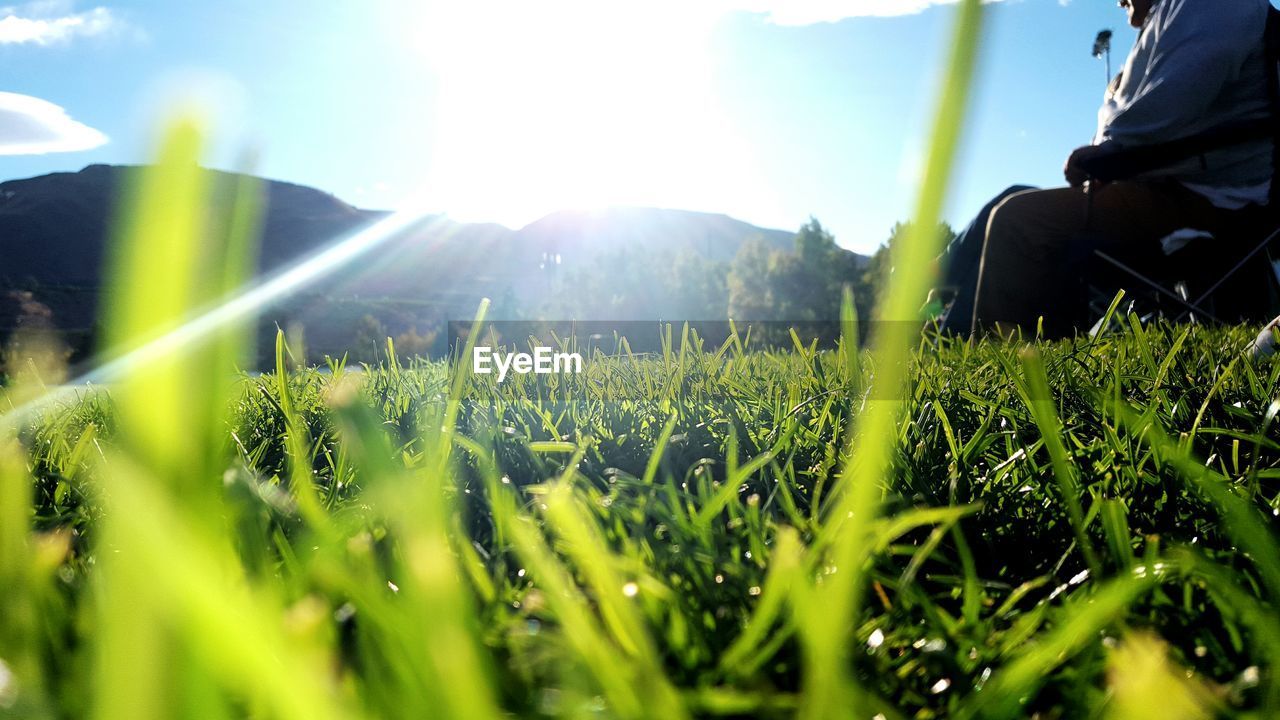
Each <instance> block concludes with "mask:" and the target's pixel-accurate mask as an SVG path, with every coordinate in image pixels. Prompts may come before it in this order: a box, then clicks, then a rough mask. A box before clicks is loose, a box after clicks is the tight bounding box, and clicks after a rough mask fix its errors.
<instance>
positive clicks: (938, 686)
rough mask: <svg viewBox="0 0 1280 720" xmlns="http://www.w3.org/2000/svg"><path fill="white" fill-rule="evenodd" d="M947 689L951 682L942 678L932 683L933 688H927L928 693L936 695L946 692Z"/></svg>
mask: <svg viewBox="0 0 1280 720" xmlns="http://www.w3.org/2000/svg"><path fill="white" fill-rule="evenodd" d="M949 687H951V681H950V680H949V679H947V678H942V679H941V680H939V681H938V682H936V683H934V684H933V687H931V688H929V692H931V693H933V694H934V695H937V694H938V693H942V692H946V691H947V688H949Z"/></svg>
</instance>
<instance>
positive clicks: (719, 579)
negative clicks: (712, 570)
mask: <svg viewBox="0 0 1280 720" xmlns="http://www.w3.org/2000/svg"><path fill="white" fill-rule="evenodd" d="M716 584H717V585H723V584H724V576H723V575H721V574H720V573H716Z"/></svg>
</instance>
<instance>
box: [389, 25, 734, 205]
mask: <svg viewBox="0 0 1280 720" xmlns="http://www.w3.org/2000/svg"><path fill="white" fill-rule="evenodd" d="M693 4H696V3H686V4H685V5H693ZM414 17H415V20H414V22H413V23H411V25H412V27H411V28H410V29H407V32H410V33H412V34H413V36H414V41H415V42H416V43H418V44H419V46H420V47H421V48H422V49H423V52H424V55H425V57H426V59H427V62H428V63H429V64H430V67H431V70H432V73H433V75H434V77H435V79H436V82H437V86H436V91H435V93H434V102H433V110H432V112H430V113H429V114H428V116H429V117H430V118H431V125H432V127H431V128H429V131H430V132H431V133H432V137H433V138H434V142H433V148H434V150H433V154H432V157H431V162H430V165H431V168H430V172H429V176H430V181H429V183H428V185H429V188H430V190H429V192H431V193H433V194H434V195H435V197H434V198H433V202H435V203H438V204H440V205H441V207H442V208H443V209H445V210H446V211H447V212H448V213H449V214H450V215H451V216H454V217H456V218H458V219H462V220H489V221H498V222H502V223H504V224H507V225H509V226H513V227H519V226H521V225H523V224H525V223H527V222H530V221H532V220H533V219H536V218H537V217H540V216H541V215H543V214H545V213H547V212H550V211H552V210H557V209H581V210H586V209H593V208H598V207H602V206H606V205H665V206H671V205H673V204H675V205H678V204H689V203H698V202H708V201H709V200H708V199H707V198H711V197H713V196H715V195H717V194H718V195H723V196H725V197H728V196H730V195H733V194H734V193H735V192H738V194H741V193H740V192H739V191H740V190H741V188H738V187H736V185H737V184H739V183H741V182H742V181H743V180H744V179H745V178H749V177H751V175H752V172H751V170H750V169H749V168H744V167H740V166H741V165H742V164H743V159H744V158H745V157H747V155H749V153H747V152H746V151H745V149H744V148H743V146H742V143H741V142H740V141H739V140H738V139H737V138H736V136H735V132H734V128H733V126H732V123H730V122H728V121H727V120H726V118H725V117H724V114H723V113H722V112H721V111H720V108H719V103H718V102H717V100H716V97H715V93H714V92H713V83H712V73H713V69H714V68H713V64H712V62H713V57H712V54H711V51H710V42H709V40H710V37H711V31H712V29H713V27H714V23H715V19H716V16H715V14H714V13H710V12H705V11H696V10H690V9H689V8H688V7H682V6H681V5H679V4H676V3H673V2H667V1H666V0H657V1H656V2H650V3H641V2H619V1H617V0H547V1H544V2H528V1H527V0H526V1H512V0H489V1H484V0H480V1H473V0H468V2H457V1H456V0H451V1H449V2H442V3H432V4H430V5H429V6H428V7H427V8H426V9H425V10H420V11H419V12H418V13H417V14H416V15H415V16H414ZM699 198H701V199H699Z"/></svg>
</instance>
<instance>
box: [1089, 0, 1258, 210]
mask: <svg viewBox="0 0 1280 720" xmlns="http://www.w3.org/2000/svg"><path fill="white" fill-rule="evenodd" d="M1268 8H1269V3H1268V0H1156V3H1155V6H1154V7H1153V8H1152V9H1151V14H1150V15H1149V16H1148V17H1147V20H1146V22H1145V23H1144V24H1143V26H1142V29H1141V31H1140V32H1139V34H1138V39H1137V42H1136V43H1135V44H1134V46H1133V50H1131V51H1130V53H1129V57H1128V59H1127V60H1126V61H1125V65H1124V70H1123V71H1122V73H1121V75H1120V76H1119V77H1118V78H1117V79H1116V81H1115V82H1113V83H1112V86H1111V87H1110V88H1109V89H1108V91H1107V95H1106V98H1105V99H1104V101H1103V103H1102V107H1101V109H1099V111H1098V132H1097V135H1096V136H1095V138H1094V143H1095V144H1098V145H1103V144H1114V145H1118V146H1120V147H1124V146H1134V145H1149V144H1153V143H1161V142H1167V141H1170V140H1177V139H1180V138H1184V137H1189V136H1191V135H1196V134H1198V133H1201V132H1204V131H1206V130H1210V129H1213V128H1216V127H1221V126H1225V125H1229V124H1232V123H1236V122H1241V121H1246V120H1252V119H1256V118H1259V117H1265V116H1266V115H1267V114H1268V112H1269V106H1268V103H1269V99H1268V96H1267V89H1266V66H1265V64H1264V63H1265V51H1264V48H1263V39H1262V38H1263V30H1264V28H1265V27H1266V19H1267V10H1268ZM1272 172H1273V168H1272V159H1271V142H1270V141H1269V140H1263V141H1258V142H1252V143H1248V144H1243V145H1238V146H1234V147H1230V148H1224V149H1222V150H1215V151H1213V152H1211V153H1207V154H1206V155H1205V156H1204V157H1203V158H1202V157H1196V158H1193V159H1191V160H1188V161H1186V162H1183V163H1178V164H1177V165H1173V166H1170V167H1169V168H1166V169H1163V170H1160V171H1158V172H1157V173H1153V174H1152V175H1151V176H1157V177H1165V178H1170V179H1173V180H1176V181H1178V182H1180V183H1181V184H1183V185H1185V186H1186V187H1188V188H1190V189H1191V190H1194V191H1196V192H1198V193H1200V194H1201V195H1204V196H1205V197H1207V198H1209V200H1210V201H1212V202H1213V203H1214V204H1215V205H1217V206H1219V207H1224V208H1232V209H1236V208H1240V207H1243V206H1245V205H1247V204H1249V203H1257V204H1260V205H1261V204H1266V202H1267V199H1268V191H1269V188H1270V185H1271V175H1272Z"/></svg>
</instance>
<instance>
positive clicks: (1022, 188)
mask: <svg viewBox="0 0 1280 720" xmlns="http://www.w3.org/2000/svg"><path fill="white" fill-rule="evenodd" d="M1035 189H1036V186H1034V185H1010V186H1009V187H1007V188H1005V189H1004V190H1002V191H1001V192H1000V194H999V195H997V196H996V199H998V200H1004V199H1005V198H1007V197H1009V196H1010V195H1017V194H1018V193H1022V192H1026V191H1028V190H1035Z"/></svg>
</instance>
